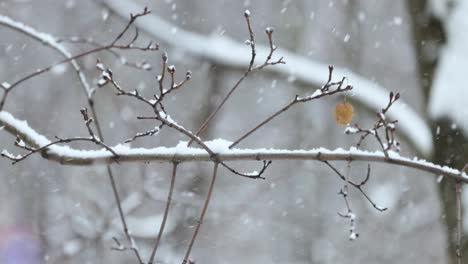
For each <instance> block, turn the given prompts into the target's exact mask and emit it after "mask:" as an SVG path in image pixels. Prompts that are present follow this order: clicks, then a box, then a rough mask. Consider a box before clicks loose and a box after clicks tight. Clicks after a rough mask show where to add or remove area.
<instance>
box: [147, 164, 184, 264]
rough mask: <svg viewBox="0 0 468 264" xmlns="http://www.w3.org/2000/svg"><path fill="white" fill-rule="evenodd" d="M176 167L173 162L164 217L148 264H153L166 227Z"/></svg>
mask: <svg viewBox="0 0 468 264" xmlns="http://www.w3.org/2000/svg"><path fill="white" fill-rule="evenodd" d="M177 165H178V163H177V162H174V163H173V166H172V177H171V186H170V187H169V194H168V195H167V201H166V208H165V209H164V215H163V219H162V222H161V225H160V227H159V233H158V237H157V238H156V241H155V243H154V247H153V251H152V252H151V256H150V258H149V261H148V264H153V261H154V257H155V256H156V251H157V250H158V246H159V242H160V241H161V237H162V234H163V231H164V227H165V226H166V220H167V216H168V215H169V207H170V206H171V201H172V192H173V191H174V185H175V178H176V174H177Z"/></svg>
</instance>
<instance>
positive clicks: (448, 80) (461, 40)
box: [429, 1, 468, 135]
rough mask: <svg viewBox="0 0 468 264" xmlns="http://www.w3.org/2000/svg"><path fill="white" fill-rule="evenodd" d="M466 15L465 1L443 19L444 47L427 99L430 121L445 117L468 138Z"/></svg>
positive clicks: (467, 6) (467, 41) (467, 7)
mask: <svg viewBox="0 0 468 264" xmlns="http://www.w3.org/2000/svg"><path fill="white" fill-rule="evenodd" d="M432 2H433V3H435V2H436V1H432ZM437 12H442V11H437ZM467 14H468V1H459V3H458V4H457V5H456V6H454V9H453V10H452V13H451V15H450V16H449V17H448V18H447V20H446V23H445V26H446V31H447V44H446V46H445V47H444V48H443V49H442V52H441V54H440V60H439V66H438V67H437V69H436V72H435V75H434V83H433V86H432V90H431V94H430V98H429V114H430V116H431V118H434V119H436V118H443V117H448V118H450V119H451V121H453V122H454V123H455V124H457V125H458V126H459V127H460V128H461V129H462V130H463V131H464V133H465V135H468V122H467V120H468V108H467V107H466V100H467V98H468V85H467V82H466V73H467V69H468V49H467V48H466V46H467V43H468V34H463V33H461V32H462V31H463V30H466V29H467V28H468V16H467Z"/></svg>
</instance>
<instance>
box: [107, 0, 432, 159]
mask: <svg viewBox="0 0 468 264" xmlns="http://www.w3.org/2000/svg"><path fill="white" fill-rule="evenodd" d="M102 1H103V2H104V3H105V4H106V5H107V6H108V7H109V8H110V9H111V10H112V11H114V12H115V13H117V14H118V15H120V16H121V17H124V18H126V17H127V16H128V13H129V12H136V11H138V10H141V9H142V8H143V6H142V4H138V3H136V2H134V1H129V0H118V1H117V0H102ZM135 25H136V26H138V27H139V28H141V29H143V30H144V31H146V32H147V33H149V34H151V35H152V36H153V37H154V38H157V39H158V40H160V41H161V42H165V43H168V44H170V45H172V46H174V47H176V48H179V49H181V50H183V51H186V52H188V53H190V54H192V55H194V56H197V57H201V58H207V59H209V60H211V61H213V62H215V63H218V64H220V65H226V66H229V67H236V68H244V67H245V66H246V65H248V64H249V61H250V59H251V56H250V54H248V53H247V52H246V46H245V44H244V43H240V42H237V41H234V40H232V39H230V38H228V37H226V36H218V35H210V36H204V35H202V34H198V33H195V32H190V31H186V30H184V29H182V28H179V27H177V26H175V25H173V24H171V23H169V22H167V21H165V20H163V19H161V18H160V17H158V16H157V15H156V14H154V13H152V14H150V15H148V16H146V17H145V18H144V19H141V20H138V21H136V23H135ZM168 30H172V32H177V33H176V34H167V32H168ZM226 51H229V52H226ZM256 52H257V56H258V57H267V56H268V54H269V52H270V48H269V47H268V46H262V45H259V44H256ZM276 52H277V54H281V56H283V57H284V58H286V59H287V62H288V63H287V64H279V65H276V66H275V67H268V68H266V69H265V70H268V71H272V72H276V73H279V74H281V75H286V76H294V77H295V78H296V80H297V81H298V82H302V83H305V84H308V85H314V86H317V87H320V86H321V85H322V84H323V82H324V78H323V76H326V72H325V70H324V69H327V65H324V64H322V63H318V62H315V61H312V60H310V59H308V58H305V57H304V56H301V55H299V54H297V53H293V52H290V51H288V50H284V49H280V48H278V49H277V50H276ZM335 74H338V75H339V76H346V77H347V78H348V79H350V80H352V81H353V86H354V87H355V89H354V90H353V94H354V97H353V98H355V99H356V100H359V101H360V102H362V103H363V104H365V105H367V106H368V107H370V108H372V109H380V108H381V107H382V105H385V104H386V103H387V98H388V91H387V89H385V88H384V87H382V86H381V85H379V84H377V83H375V82H374V81H371V80H368V79H366V78H364V77H362V76H359V75H358V74H356V73H354V72H352V71H350V70H348V69H343V68H339V67H335ZM402 105H404V107H395V108H393V109H392V110H391V111H389V113H388V115H389V117H390V118H392V119H398V120H399V125H400V129H401V132H402V133H404V134H405V135H406V137H407V138H408V139H409V140H410V141H411V142H412V144H414V146H415V147H416V148H417V150H418V151H419V152H421V153H422V154H423V155H429V154H430V153H431V152H432V148H433V142H432V133H431V130H430V128H429V126H428V125H427V124H426V122H425V121H424V118H423V117H421V116H420V115H419V114H417V113H416V112H415V111H414V110H413V109H412V108H411V107H410V105H409V104H405V103H403V104H402Z"/></svg>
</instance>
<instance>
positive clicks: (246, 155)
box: [0, 111, 468, 182]
mask: <svg viewBox="0 0 468 264" xmlns="http://www.w3.org/2000/svg"><path fill="white" fill-rule="evenodd" d="M0 125H1V126H4V130H5V131H8V132H9V133H10V134H13V135H15V136H20V137H21V138H22V139H23V140H24V141H25V142H26V143H27V144H30V145H31V146H33V147H41V146H44V145H47V144H50V143H51V141H50V140H48V139H47V138H46V137H45V136H43V135H41V134H39V133H38V132H36V131H35V130H34V129H32V128H31V127H30V126H29V125H28V123H27V122H26V121H21V120H18V119H17V118H15V117H14V116H13V115H11V114H10V113H8V112H5V111H1V112H0ZM205 144H206V145H207V146H208V147H209V148H210V149H211V150H213V151H214V152H216V154H217V156H218V158H219V160H221V161H238V160H318V161H324V160H328V161H349V160H355V161H369V162H381V163H389V164H395V165H400V166H405V167H410V168H414V169H418V170H421V171H425V172H429V173H433V174H435V175H444V176H448V177H453V178H456V179H458V180H461V181H463V182H468V175H467V174H466V173H462V172H461V171H459V170H456V169H453V168H450V167H447V166H440V165H436V164H433V163H431V162H428V161H425V160H422V159H418V158H413V159H410V158H406V157H402V156H400V155H399V154H397V153H395V152H393V151H389V152H388V157H386V156H385V154H384V153H383V152H381V151H374V152H370V151H365V150H358V149H356V148H354V147H353V148H351V149H349V150H344V149H336V150H329V149H326V148H316V149H310V150H284V149H272V148H270V149H266V148H261V149H237V148H234V149H230V148H229V145H230V144H231V142H229V141H226V140H223V139H217V140H213V141H207V142H205ZM112 150H113V151H114V152H115V153H116V154H117V155H118V156H119V158H118V162H140V161H159V162H192V161H211V155H210V154H209V153H207V151H206V150H204V149H201V148H195V147H188V146H187V142H180V143H179V144H178V145H176V146H174V147H157V148H151V149H148V148H130V147H128V146H126V145H117V146H114V147H112ZM2 153H6V151H4V152H2ZM42 156H43V157H44V158H46V159H49V160H52V161H57V162H60V163H62V164H69V165H89V164H99V163H101V164H102V163H104V164H109V163H114V162H116V159H115V157H114V155H113V154H112V153H111V152H109V151H108V150H107V149H105V148H102V149H99V150H81V149H73V148H70V147H68V146H59V145H53V146H50V147H48V148H47V150H46V151H44V152H43V153H42Z"/></svg>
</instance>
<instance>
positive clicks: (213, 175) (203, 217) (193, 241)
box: [182, 162, 219, 264]
mask: <svg viewBox="0 0 468 264" xmlns="http://www.w3.org/2000/svg"><path fill="white" fill-rule="evenodd" d="M218 165H219V164H218V163H217V162H215V163H214V166H213V174H212V176H211V182H210V187H209V188H208V194H207V195H206V199H205V202H204V203H203V207H202V211H201V213H200V217H199V219H198V223H197V226H196V227H195V231H194V232H193V235H192V239H191V240H190V243H189V245H188V248H187V251H186V252H185V257H184V260H183V261H182V264H186V263H187V261H189V257H190V252H191V251H192V247H193V244H194V243H195V239H196V238H197V235H198V231H199V230H200V227H201V225H202V223H203V220H204V219H205V213H206V210H207V209H208V204H209V203H210V200H211V195H212V194H213V188H214V185H215V182H216V176H217V175H218Z"/></svg>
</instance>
